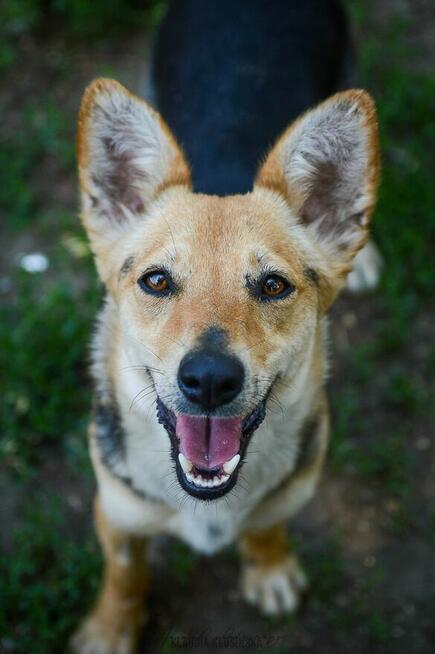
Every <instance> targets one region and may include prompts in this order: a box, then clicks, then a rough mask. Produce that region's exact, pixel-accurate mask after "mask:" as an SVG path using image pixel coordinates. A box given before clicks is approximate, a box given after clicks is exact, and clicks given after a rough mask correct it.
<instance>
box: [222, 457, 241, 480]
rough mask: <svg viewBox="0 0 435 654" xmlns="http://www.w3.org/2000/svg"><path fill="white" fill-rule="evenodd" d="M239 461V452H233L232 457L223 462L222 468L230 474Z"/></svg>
mask: <svg viewBox="0 0 435 654" xmlns="http://www.w3.org/2000/svg"><path fill="white" fill-rule="evenodd" d="M239 461H240V454H235V455H234V456H233V458H232V459H230V460H229V461H226V462H225V463H224V466H223V467H224V470H225V472H226V473H227V475H230V474H231V473H232V472H234V470H235V469H236V468H237V465H238V463H239Z"/></svg>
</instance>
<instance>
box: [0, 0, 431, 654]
mask: <svg viewBox="0 0 435 654" xmlns="http://www.w3.org/2000/svg"><path fill="white" fill-rule="evenodd" d="M88 5H89V6H88ZM91 5H92V6H91ZM121 5H122V9H121ZM163 5H164V3H160V2H154V3H151V4H150V5H149V8H148V9H147V10H146V11H148V12H149V11H152V12H154V13H153V16H152V17H151V19H150V15H149V13H148V14H147V13H146V12H145V13H143V12H142V10H139V9H137V8H136V7H137V6H138V5H137V4H136V3H133V2H132V3H127V5H126V3H120V2H119V1H118V0H110V1H109V2H107V1H106V2H104V3H103V2H101V1H100V0H99V1H98V2H95V3H81V2H78V1H74V0H65V1H62V2H54V0H52V1H50V2H44V3H43V2H42V1H41V0H14V2H9V3H6V4H5V6H4V7H2V8H1V9H0V22H1V23H2V25H3V30H4V33H5V37H6V38H5V39H3V43H2V46H1V48H0V68H2V69H3V70H5V71H7V70H9V69H10V68H11V67H12V66H13V65H15V64H14V61H15V59H16V57H17V48H18V44H19V41H20V39H21V38H23V37H24V36H26V35H27V34H29V33H32V34H38V33H39V34H40V35H41V38H42V35H43V37H44V38H47V37H49V33H50V30H55V29H58V26H59V24H60V22H61V21H63V23H64V25H65V27H64V32H63V33H62V32H61V34H60V35H61V36H62V35H63V36H64V37H65V39H66V41H67V42H68V40H69V39H77V38H79V36H78V35H80V34H81V35H83V34H85V35H88V36H89V35H90V36H96V37H98V38H104V33H105V32H106V31H107V26H110V27H114V26H116V31H117V32H118V33H122V32H123V33H124V34H125V31H126V30H127V31H128V30H129V29H130V27H131V26H132V25H134V26H135V28H137V29H141V28H142V27H143V25H144V24H149V21H150V20H152V21H153V20H154V19H155V17H156V16H157V14H158V13H159V12H160V11H161V10H162V7H163ZM125 8H126V10H125ZM351 8H352V10H353V14H354V16H355V18H356V20H357V21H358V22H359V24H360V26H361V28H362V29H364V25H365V24H366V22H367V20H368V19H369V17H370V15H369V14H367V11H368V10H367V5H366V3H363V2H360V1H358V2H356V1H355V0H354V1H353V2H352V3H351ZM138 11H140V16H139V17H138V13H137V12H138ZM47 12H48V13H47ZM118 18H119V19H120V20H118ZM121 19H122V20H121ZM404 30H406V26H404V25H403V24H394V25H393V26H391V27H390V28H388V31H387V33H385V34H383V35H379V33H376V34H374V35H370V33H369V34H368V35H367V37H366V38H365V39H364V43H363V45H362V51H361V54H362V57H361V77H362V83H363V84H364V85H365V86H367V87H368V88H370V89H372V91H373V93H374V96H375V99H376V101H377V104H378V109H379V120H380V125H381V144H382V151H383V182H382V186H381V190H380V198H379V205H378V209H377V212H376V216H375V220H374V233H375V239H376V241H377V242H378V244H379V246H380V249H381V251H382V253H383V256H384V258H385V270H384V275H383V278H382V282H381V288H380V291H379V292H378V293H377V295H376V297H375V298H374V299H372V302H373V303H374V304H375V305H376V308H377V315H380V316H381V319H379V320H378V322H377V323H376V324H375V325H374V328H373V331H372V332H371V337H372V338H371V339H369V338H367V342H366V343H363V344H362V345H360V346H359V347H358V348H356V349H355V350H353V351H352V352H349V353H348V354H347V355H346V356H347V360H346V366H347V370H348V372H349V378H350V379H351V381H350V382H349V383H346V384H345V385H344V384H342V385H341V387H340V388H339V389H338V390H337V392H336V393H335V396H334V398H333V403H334V435H333V445H332V451H331V462H332V465H333V466H335V467H336V468H337V469H339V470H340V472H343V473H344V474H346V472H347V471H350V472H351V474H353V475H355V476H356V477H357V478H358V479H359V480H361V481H362V482H363V483H364V484H367V485H369V486H371V487H372V488H375V489H377V491H378V492H379V493H380V494H385V495H388V496H393V497H394V498H395V499H396V500H397V501H398V502H399V507H400V510H399V512H398V517H397V520H398V521H401V527H400V528H401V529H402V531H403V530H404V529H405V530H406V529H407V528H408V527H409V515H407V514H406V510H407V509H406V507H407V506H408V501H409V497H410V494H411V492H412V488H411V486H412V480H413V478H414V460H413V457H412V456H411V454H410V451H409V447H408V446H407V444H408V442H409V441H410V440H411V438H412V435H413V423H414V422H415V421H416V420H418V419H420V418H421V417H422V416H427V415H429V413H430V412H431V411H432V413H433V409H432V407H431V406H430V402H429V393H428V390H427V386H426V385H425V384H424V383H423V382H422V381H421V379H420V378H419V377H418V375H417V374H415V373H414V371H413V370H412V369H409V367H408V366H407V363H406V360H405V359H406V353H407V348H409V346H410V343H411V342H412V339H413V328H414V325H415V323H416V320H417V319H418V317H419V315H420V314H421V312H422V311H423V310H424V308H425V306H426V305H427V303H428V302H430V301H431V300H432V294H433V288H434V282H435V277H434V266H433V252H434V246H435V214H434V207H435V185H434V183H433V163H432V157H433V152H434V151H435V122H434V116H435V76H433V75H432V76H429V75H423V74H419V73H415V72H413V71H412V70H411V69H410V67H409V66H408V65H407V62H408V58H409V52H408V51H404V50H403V42H404V39H403V33H404ZM386 43H388V57H385V56H384V54H385V53H384V50H385V49H386V45H385V44H386ZM16 120H17V124H18V126H19V127H18V128H16V129H14V130H10V132H8V136H7V139H6V142H5V144H4V147H2V148H1V149H0V168H1V170H2V184H1V186H0V207H1V217H2V227H1V229H2V231H3V232H4V233H5V234H6V235H7V237H8V239H9V242H10V241H11V239H12V236H13V238H17V239H21V238H23V239H24V240H25V239H26V237H27V236H28V237H29V239H30V240H31V241H32V242H33V240H36V242H37V243H43V244H44V248H45V250H44V252H45V253H46V254H47V256H48V257H49V260H50V267H49V269H48V271H47V272H46V273H43V274H33V275H32V274H29V273H26V272H24V271H22V270H20V269H19V268H18V267H17V266H16V263H15V262H14V261H10V262H9V266H8V269H7V272H6V275H5V277H4V278H2V280H1V282H2V284H1V286H0V288H1V289H3V290H2V291H1V292H2V319H1V321H0V387H1V388H2V389H4V390H3V392H2V393H1V394H0V418H1V429H2V437H1V440H0V465H1V470H2V471H3V474H4V475H6V476H7V478H8V484H9V488H10V492H11V494H13V493H14V489H15V490H16V489H21V488H22V487H23V485H24V488H27V486H26V484H30V482H31V481H32V480H33V482H34V480H35V479H37V478H38V475H39V474H41V471H42V465H43V462H44V461H45V460H46V459H47V457H52V458H56V459H57V460H58V461H59V465H61V466H66V467H72V468H77V467H78V468H80V469H82V470H88V469H89V464H88V463H87V457H86V454H85V450H86V446H85V428H86V422H87V416H88V411H89V406H90V388H89V383H88V377H87V371H86V370H87V358H86V352H87V344H88V339H89V334H90V331H91V326H92V321H93V317H94V315H95V312H96V309H97V307H98V305H99V302H100V299H101V289H100V288H99V285H98V284H97V282H96V278H95V273H94V269H93V264H92V261H91V258H90V254H89V251H88V249H87V247H86V245H85V241H84V237H83V234H82V232H81V231H80V228H79V226H78V221H77V218H76V216H75V208H74V207H72V206H66V207H59V206H57V205H56V203H55V201H54V200H51V199H50V198H48V197H47V186H46V185H44V184H43V183H41V179H40V178H41V175H40V169H41V168H42V170H45V168H44V167H45V166H47V162H48V161H49V160H50V161H55V164H56V170H57V173H59V174H60V175H64V176H65V178H67V179H68V181H69V183H70V182H71V180H72V176H73V168H74V162H73V158H74V157H73V142H74V134H73V126H72V125H71V123H70V119H69V117H67V116H65V115H64V114H63V113H62V111H61V110H60V109H59V106H58V105H57V104H56V102H55V101H54V99H53V98H48V99H46V100H45V102H44V103H43V104H37V103H35V102H34V101H29V102H28V103H25V104H24V105H23V106H20V107H17V115H16ZM47 169H49V168H47ZM11 235H12V236H11ZM7 254H8V253H6V255H7ZM78 271H80V272H79V273H78ZM8 289H9V290H8ZM11 353H13V356H11ZM402 357H403V359H402ZM434 374H435V350H432V354H431V356H428V358H427V362H426V368H425V375H426V378H428V379H431V380H433V376H434ZM374 376H376V378H377V379H378V380H379V393H378V397H377V399H376V404H375V406H370V407H367V406H365V405H364V403H362V401H361V398H364V394H365V389H367V387H368V384H369V383H370V382H371V380H372V379H373V378H374ZM384 407H386V408H387V410H388V411H389V412H390V414H389V415H394V416H395V417H394V419H392V420H390V421H389V423H388V425H389V426H387V429H386V431H385V432H383V433H382V434H380V437H376V436H377V435H376V434H372V433H371V431H372V427H371V425H372V422H371V415H370V412H372V413H376V411H381V409H382V410H383V408H384ZM399 423H400V428H399ZM29 487H30V486H29ZM50 490H51V491H52V495H53V496H54V498H53V497H49V496H47V495H41V494H40V493H38V494H37V496H36V497H30V496H27V498H26V503H25V504H23V505H21V504H20V506H19V507H18V510H17V513H16V515H14V538H13V550H12V551H11V550H8V552H6V553H5V555H4V556H2V557H0V578H1V585H2V592H1V593H0V634H1V635H0V650H1V651H5V652H17V653H21V652H23V653H24V652H29V651H31V652H32V654H39V653H41V654H42V653H44V654H49V653H50V652H57V651H60V650H59V643H63V642H64V640H65V637H66V634H67V633H68V632H69V631H70V629H71V627H72V626H73V625H75V623H76V621H77V617H78V616H79V615H82V614H83V612H84V608H85V607H84V605H83V601H82V599H83V597H85V598H86V601H85V603H86V602H87V601H88V598H91V597H92V595H93V593H94V590H95V587H96V584H97V580H98V574H99V565H100V563H99V554H98V548H97V547H96V544H95V541H94V539H93V538H92V537H91V536H86V537H85V539H84V540H83V539H80V540H79V541H76V540H75V539H74V538H73V537H72V535H71V533H70V532H69V531H68V524H67V517H66V516H67V512H66V507H65V506H64V505H63V504H62V500H61V499H56V491H57V489H55V488H53V489H50ZM428 524H429V525H430V527H429V529H430V534H431V538H434V533H435V531H434V525H435V520H434V514H433V512H432V513H431V515H430V520H429V521H428ZM310 558H311V560H309V562H308V564H309V565H308V567H309V568H310V569H311V577H312V588H313V589H314V592H313V594H312V596H311V599H310V600H309V610H313V611H317V610H320V611H323V612H324V613H325V612H326V613H325V614H326V617H327V621H328V624H330V625H331V628H332V629H334V630H336V631H337V633H339V634H344V635H346V634H347V635H349V634H350V633H351V632H352V630H353V629H354V628H355V627H356V625H358V624H364V625H365V627H366V628H367V629H368V631H369V633H370V634H371V636H370V637H371V638H372V640H373V643H375V645H376V647H377V649H376V647H375V648H374V649H373V651H383V650H382V647H383V646H384V645H383V644H384V643H386V642H388V639H389V638H390V635H391V634H390V628H389V623H388V620H387V618H386V617H385V616H384V615H382V614H378V613H377V612H376V611H375V610H374V609H373V608H371V606H370V602H369V601H368V598H370V592H371V590H370V589H367V588H363V590H362V591H361V592H360V593H359V595H360V598H359V599H355V597H354V598H353V599H352V602H351V605H350V606H349V605H348V606H340V605H338V604H337V602H336V600H337V598H338V597H339V595H340V592H341V590H342V588H343V587H345V586H346V584H347V583H349V579H350V572H349V569H348V566H347V563H346V561H345V557H344V554H343V546H342V545H340V544H337V543H335V542H334V543H332V544H329V545H328V544H327V545H325V548H324V549H322V551H321V552H316V556H314V557H313V556H311V557H309V559H310ZM196 566H197V559H196V557H195V556H194V555H192V554H191V553H190V552H187V551H186V549H185V548H184V547H183V546H179V547H175V548H174V559H173V565H172V567H173V571H174V575H175V576H176V577H177V578H178V580H179V581H180V583H181V584H183V583H184V582H185V580H186V579H187V578H188V577H189V575H190V574H191V572H192V570H194V569H195V567H196ZM328 607H329V608H328ZM381 646H382V647H381ZM166 647H167V648H170V644H168V643H167V644H166ZM61 651H63V650H62V649H61ZM162 651H163V650H162ZM167 651H169V649H167Z"/></svg>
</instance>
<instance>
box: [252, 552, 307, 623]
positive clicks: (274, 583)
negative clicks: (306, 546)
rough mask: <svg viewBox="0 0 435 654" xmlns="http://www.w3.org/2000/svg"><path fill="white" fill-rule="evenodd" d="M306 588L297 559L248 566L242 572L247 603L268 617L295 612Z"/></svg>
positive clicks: (305, 581) (304, 577) (302, 572)
mask: <svg viewBox="0 0 435 654" xmlns="http://www.w3.org/2000/svg"><path fill="white" fill-rule="evenodd" d="M306 587H307V578H306V576H305V573H304V571H303V569H302V567H301V566H300V564H299V562H298V560H297V559H296V558H295V557H293V556H289V557H287V558H286V559H285V560H284V561H282V563H279V564H275V565H267V566H266V565H259V564H250V565H249V564H248V565H246V567H245V568H244V569H243V572H242V592H243V596H244V598H245V600H246V601H247V602H249V604H253V605H255V606H256V607H257V608H258V609H259V610H260V611H261V612H262V613H264V614H266V615H278V614H280V613H292V612H293V611H295V610H296V608H297V606H298V604H299V597H300V594H301V592H302V591H303V590H304V589H305V588H306Z"/></svg>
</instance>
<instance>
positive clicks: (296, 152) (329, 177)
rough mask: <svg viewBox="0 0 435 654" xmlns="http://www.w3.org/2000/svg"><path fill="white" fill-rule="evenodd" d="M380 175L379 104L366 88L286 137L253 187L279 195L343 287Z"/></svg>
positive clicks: (326, 105) (332, 103)
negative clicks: (376, 106)
mask: <svg viewBox="0 0 435 654" xmlns="http://www.w3.org/2000/svg"><path fill="white" fill-rule="evenodd" d="M378 178H379V155H378V137H377V122H376V111H375V105H374V102H373V100H372V99H371V97H370V96H369V95H368V94H367V93H366V92H364V91H358V90H357V91H345V92H343V93H338V94H337V95H335V96H333V97H332V98H330V99H329V100H326V101H325V102H323V103H322V104H320V105H319V106H318V107H317V108H315V109H313V110H312V111H309V112H307V113H306V114H304V115H303V116H302V117H301V118H300V119H299V120H297V121H296V122H295V123H294V124H293V125H291V126H290V127H289V129H288V130H287V131H286V132H285V133H284V134H283V135H282V136H281V138H280V139H279V140H278V142H277V144H276V145H275V147H274V148H273V149H272V151H271V153H270V154H269V156H268V158H267V159H266V161H265V163H264V164H263V166H262V167H261V169H260V171H259V174H258V177H257V180H256V184H257V185H259V186H266V187H268V188H271V189H274V190H276V191H278V192H280V193H281V194H282V195H284V196H285V198H286V199H287V202H288V204H289V205H290V207H291V208H292V210H293V211H294V212H295V213H296V215H297V217H298V218H299V220H300V221H301V222H302V223H303V224H304V225H305V226H306V228H307V229H308V230H309V231H310V232H311V233H312V235H313V237H314V239H315V242H316V243H317V245H318V247H319V248H320V251H321V253H322V255H323V256H324V257H326V260H327V263H328V267H329V269H330V271H331V273H332V274H333V275H334V277H336V279H337V280H338V279H341V281H342V282H344V277H345V275H346V273H347V272H348V271H349V268H350V263H351V260H352V258H353V256H354V255H355V254H356V253H357V252H358V250H359V249H360V248H361V247H362V246H363V245H364V243H365V241H366V240H367V236H368V231H367V228H368V223H369V219H370V216H371V213H372V211H373V208H374V205H375V201H376V192H377V187H378Z"/></svg>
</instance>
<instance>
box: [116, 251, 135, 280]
mask: <svg viewBox="0 0 435 654" xmlns="http://www.w3.org/2000/svg"><path fill="white" fill-rule="evenodd" d="M133 264H134V257H133V256H129V257H127V258H126V259H125V261H124V263H123V264H122V266H121V268H120V269H119V276H118V279H121V278H122V277H124V275H126V274H127V273H128V272H129V271H130V270H131V268H132V266H133Z"/></svg>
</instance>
